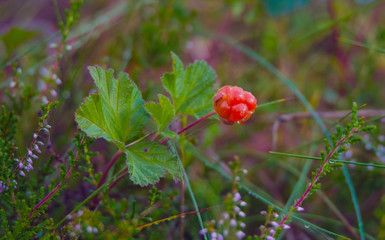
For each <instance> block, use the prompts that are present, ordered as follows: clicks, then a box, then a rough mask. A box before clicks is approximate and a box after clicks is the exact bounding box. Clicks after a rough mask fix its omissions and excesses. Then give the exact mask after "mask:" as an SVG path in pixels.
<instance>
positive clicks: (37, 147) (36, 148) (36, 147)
mask: <svg viewBox="0 0 385 240" xmlns="http://www.w3.org/2000/svg"><path fill="white" fill-rule="evenodd" d="M33 148H34V149H35V151H36V152H38V153H41V151H40V149H39V146H37V145H35V146H34V147H33Z"/></svg>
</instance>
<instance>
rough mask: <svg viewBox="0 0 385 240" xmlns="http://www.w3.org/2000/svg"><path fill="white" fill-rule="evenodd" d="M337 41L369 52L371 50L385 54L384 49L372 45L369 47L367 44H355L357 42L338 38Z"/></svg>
mask: <svg viewBox="0 0 385 240" xmlns="http://www.w3.org/2000/svg"><path fill="white" fill-rule="evenodd" d="M339 40H340V41H341V42H343V43H348V44H351V45H354V46H359V47H363V48H367V49H369V50H373V51H375V52H379V53H385V49H384V48H380V47H376V46H373V45H370V44H367V43H361V42H357V41H354V40H351V39H347V38H340V39H339Z"/></svg>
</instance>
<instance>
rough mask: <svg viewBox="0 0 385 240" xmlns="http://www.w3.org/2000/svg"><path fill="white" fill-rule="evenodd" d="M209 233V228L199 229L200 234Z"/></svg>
mask: <svg viewBox="0 0 385 240" xmlns="http://www.w3.org/2000/svg"><path fill="white" fill-rule="evenodd" d="M206 233H207V228H203V229H201V230H200V231H199V234H200V235H204V234H206Z"/></svg>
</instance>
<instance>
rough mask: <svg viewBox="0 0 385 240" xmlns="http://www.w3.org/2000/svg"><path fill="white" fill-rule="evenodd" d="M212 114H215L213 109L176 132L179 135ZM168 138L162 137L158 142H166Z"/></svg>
mask: <svg viewBox="0 0 385 240" xmlns="http://www.w3.org/2000/svg"><path fill="white" fill-rule="evenodd" d="M214 114H216V112H215V111H212V112H210V113H208V114H206V115H205V116H203V117H201V118H199V119H198V120H196V121H195V122H193V123H191V124H189V125H187V126H186V127H184V128H182V129H181V130H179V131H178V132H177V134H178V135H180V134H181V133H183V132H185V131H187V130H189V129H190V128H192V127H194V126H195V125H197V124H198V123H200V122H202V121H204V120H205V119H207V118H209V117H211V116H212V115H214ZM168 140H170V138H166V139H163V140H162V141H161V142H160V144H164V143H165V142H167V141H168Z"/></svg>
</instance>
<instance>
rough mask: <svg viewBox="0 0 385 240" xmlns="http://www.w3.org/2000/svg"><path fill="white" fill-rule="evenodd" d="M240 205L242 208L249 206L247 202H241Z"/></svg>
mask: <svg viewBox="0 0 385 240" xmlns="http://www.w3.org/2000/svg"><path fill="white" fill-rule="evenodd" d="M239 205H240V206H241V207H246V206H247V202H245V201H241V202H240V203H239Z"/></svg>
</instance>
